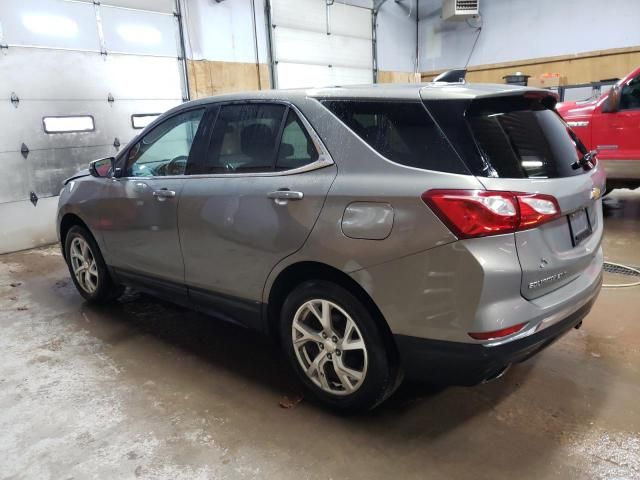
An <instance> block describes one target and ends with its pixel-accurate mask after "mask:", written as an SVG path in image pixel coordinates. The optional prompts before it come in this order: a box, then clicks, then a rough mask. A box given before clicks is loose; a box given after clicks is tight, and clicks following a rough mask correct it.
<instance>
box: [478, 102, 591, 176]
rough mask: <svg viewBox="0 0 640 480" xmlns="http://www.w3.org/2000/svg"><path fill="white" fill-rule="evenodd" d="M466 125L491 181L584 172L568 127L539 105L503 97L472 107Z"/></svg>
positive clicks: (551, 111) (538, 103) (558, 117)
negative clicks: (496, 178)
mask: <svg viewBox="0 0 640 480" xmlns="http://www.w3.org/2000/svg"><path fill="white" fill-rule="evenodd" d="M467 121H468V125H469V126H470V128H471V132H472V134H473V137H474V138H475V141H476V143H477V146H478V149H479V150H480V154H481V155H482V157H483V159H484V161H485V162H486V163H487V164H488V165H490V167H491V168H490V171H491V175H490V176H497V177H503V178H559V177H571V176H573V175H580V174H582V173H584V172H585V169H583V168H582V167H581V166H580V165H579V164H578V163H577V162H578V160H579V159H580V158H581V157H582V155H581V154H580V152H579V150H578V145H577V144H576V143H575V141H574V140H573V139H572V137H571V135H570V133H569V127H568V126H567V125H566V124H565V122H564V121H563V120H562V119H561V118H560V116H559V115H558V114H556V113H555V112H554V111H553V110H550V109H548V108H546V107H545V106H544V105H542V103H541V102H539V101H532V100H531V99H526V98H523V97H502V98H498V99H486V100H478V101H474V102H471V106H470V108H469V109H468V110H467Z"/></svg>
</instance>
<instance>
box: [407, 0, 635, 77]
mask: <svg viewBox="0 0 640 480" xmlns="http://www.w3.org/2000/svg"><path fill="white" fill-rule="evenodd" d="M441 6H442V0H420V12H419V14H420V37H419V39H420V40H419V41H420V70H422V71H430V70H439V69H445V68H452V67H463V66H464V64H465V62H466V60H467V57H468V55H469V52H470V50H471V47H472V45H473V41H474V40H475V36H476V31H475V29H474V28H471V27H469V26H468V25H467V24H466V23H465V22H460V23H458V22H442V21H441V20H440V14H441ZM480 12H481V14H482V19H483V29H482V33H481V35H480V38H479V39H478V44H477V46H476V48H475V52H474V54H473V56H472V57H471V61H470V65H483V64H489V63H499V62H507V61H512V60H522V59H528V58H536V57H550V56H555V55H568V54H573V53H580V52H589V51H593V50H604V49H609V48H619V47H628V46H635V45H640V24H639V19H640V1H638V0H608V1H607V2H603V1H602V0H535V1H532V0H480Z"/></svg>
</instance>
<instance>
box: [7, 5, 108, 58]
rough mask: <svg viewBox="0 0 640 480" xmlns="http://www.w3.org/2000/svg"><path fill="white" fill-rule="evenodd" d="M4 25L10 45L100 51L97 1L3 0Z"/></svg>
mask: <svg viewBox="0 0 640 480" xmlns="http://www.w3.org/2000/svg"><path fill="white" fill-rule="evenodd" d="M0 19H1V21H2V25H1V26H0V29H1V30H2V34H3V41H4V42H5V43H7V44H9V45H33V46H39V47H52V48H70V49H78V50H94V51H97V52H99V51H100V41H99V37H98V28H97V23H96V14H95V8H94V6H93V4H88V3H83V2H65V1H62V0H2V1H0Z"/></svg>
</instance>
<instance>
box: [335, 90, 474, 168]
mask: <svg viewBox="0 0 640 480" xmlns="http://www.w3.org/2000/svg"><path fill="white" fill-rule="evenodd" d="M322 104H323V105H324V106H325V107H326V108H328V109H329V110H330V111H331V112H332V113H333V114H334V115H335V116H337V117H338V118H339V119H340V120H342V122H344V123H345V124H346V125H347V126H348V127H349V128H350V129H351V130H353V132H354V133H355V134H356V135H358V136H359V137H360V138H361V139H362V140H364V141H365V142H366V143H368V144H369V145H370V146H371V148H373V149H374V150H375V151H377V152H378V153H379V154H380V155H382V156H383V157H385V158H387V159H388V160H391V161H392V162H395V163H399V164H401V165H406V166H408V167H415V168H421V169H426V170H435V171H439V172H448V173H462V174H469V173H470V171H469V169H468V168H467V167H466V166H465V164H464V163H463V162H462V160H461V159H460V157H458V155H457V154H456V152H455V150H453V148H452V147H451V145H450V144H449V142H448V141H447V139H446V138H445V136H444V134H443V133H442V132H441V131H440V129H439V128H438V126H437V125H436V124H435V122H434V121H433V119H432V118H431V116H430V115H429V113H428V112H427V110H426V108H425V106H424V104H422V103H421V102H397V101H394V102H392V101H356V100H324V101H322Z"/></svg>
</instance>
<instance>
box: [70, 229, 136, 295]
mask: <svg viewBox="0 0 640 480" xmlns="http://www.w3.org/2000/svg"><path fill="white" fill-rule="evenodd" d="M64 252H65V258H66V261H67V266H68V267H69V273H70V274H71V279H72V280H73V283H74V285H75V286H76V289H77V290H78V292H79V293H80V295H82V296H83V297H84V298H85V299H86V300H87V301H89V302H92V303H107V302H110V301H112V300H115V299H116V298H117V297H119V296H120V295H121V294H122V292H123V290H124V289H123V287H122V286H120V285H117V284H115V283H114V281H113V279H112V278H111V276H110V275H109V271H108V269H107V265H106V264H105V262H104V259H103V258H102V254H101V253H100V248H99V247H98V244H97V243H96V241H95V239H94V238H93V236H92V235H91V233H89V231H88V230H87V229H86V228H84V227H81V226H79V225H76V226H73V227H71V229H69V232H67V235H66V237H65V242H64Z"/></svg>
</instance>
